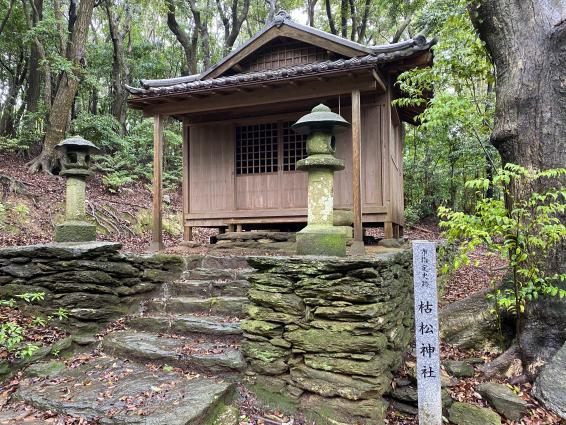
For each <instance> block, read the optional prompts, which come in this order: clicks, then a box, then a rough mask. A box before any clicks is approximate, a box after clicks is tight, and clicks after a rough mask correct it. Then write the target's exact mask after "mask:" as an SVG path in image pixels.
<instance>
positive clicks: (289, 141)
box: [283, 121, 307, 171]
mask: <svg viewBox="0 0 566 425" xmlns="http://www.w3.org/2000/svg"><path fill="white" fill-rule="evenodd" d="M291 124H293V122H292V121H289V122H285V123H283V171H294V170H295V164H296V163H297V161H298V160H300V159H303V158H306V156H307V136H306V135H303V134H299V133H295V131H293V129H292V128H291Z"/></svg>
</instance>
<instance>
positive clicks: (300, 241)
mask: <svg viewBox="0 0 566 425" xmlns="http://www.w3.org/2000/svg"><path fill="white" fill-rule="evenodd" d="M297 254H299V255H332V256H337V257H344V256H346V234H345V232H344V229H341V228H340V227H334V226H307V227H305V228H304V229H303V230H301V231H300V232H298V233H297Z"/></svg>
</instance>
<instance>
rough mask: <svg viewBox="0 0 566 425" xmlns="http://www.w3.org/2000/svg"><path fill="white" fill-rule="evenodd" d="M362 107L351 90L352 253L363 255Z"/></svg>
mask: <svg viewBox="0 0 566 425" xmlns="http://www.w3.org/2000/svg"><path fill="white" fill-rule="evenodd" d="M361 111H362V109H361V94H360V90H359V89H354V90H352V210H353V213H354V242H353V244H352V248H351V250H352V254H354V255H363V254H364V253H365V251H364V233H363V227H362V173H361V168H362V112H361Z"/></svg>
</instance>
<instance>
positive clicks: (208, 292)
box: [167, 280, 250, 298]
mask: <svg viewBox="0 0 566 425" xmlns="http://www.w3.org/2000/svg"><path fill="white" fill-rule="evenodd" d="M249 287H250V283H249V282H248V281H247V280H230V281H215V280H178V281H176V282H172V283H169V284H168V288H167V290H168V291H169V295H170V296H182V297H207V298H208V297H221V296H225V297H243V296H246V294H247V291H248V288H249Z"/></svg>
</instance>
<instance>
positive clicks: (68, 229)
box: [55, 136, 99, 242]
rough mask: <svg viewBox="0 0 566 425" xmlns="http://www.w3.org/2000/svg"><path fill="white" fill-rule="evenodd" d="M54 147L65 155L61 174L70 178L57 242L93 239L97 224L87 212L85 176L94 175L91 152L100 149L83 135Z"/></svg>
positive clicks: (57, 230)
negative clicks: (87, 218)
mask: <svg viewBox="0 0 566 425" xmlns="http://www.w3.org/2000/svg"><path fill="white" fill-rule="evenodd" d="M55 149H56V150H57V151H59V152H61V154H62V159H61V166H62V168H61V172H60V175H62V176H65V177H66V178H67V183H66V186H67V193H66V198H65V221H64V222H63V223H62V224H59V225H57V226H56V228H55V241H56V242H88V241H94V240H95V239H96V225H95V224H93V223H90V222H88V221H87V220H86V214H85V198H86V178H87V177H88V176H90V175H92V174H93V172H92V171H91V169H90V166H91V155H94V154H96V153H97V152H98V151H99V149H98V148H97V147H96V146H95V145H94V144H92V143H91V142H89V141H88V140H85V139H83V138H82V137H80V136H73V137H70V138H68V139H65V140H63V141H62V142H61V143H59V144H58V145H57V146H56V147H55Z"/></svg>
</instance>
